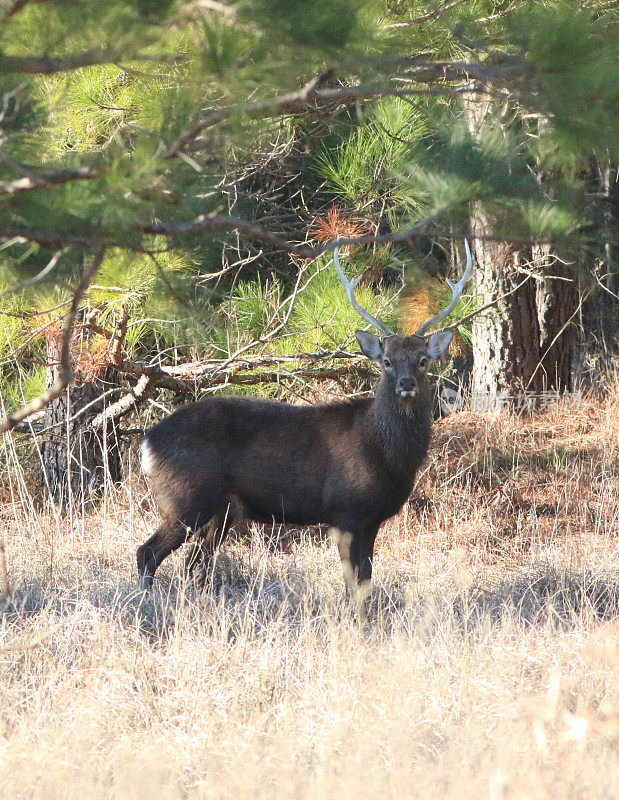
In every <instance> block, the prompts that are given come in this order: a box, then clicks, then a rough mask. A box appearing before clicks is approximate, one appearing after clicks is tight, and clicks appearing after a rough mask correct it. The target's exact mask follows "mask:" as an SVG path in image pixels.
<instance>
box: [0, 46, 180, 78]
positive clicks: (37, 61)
mask: <svg viewBox="0 0 619 800" xmlns="http://www.w3.org/2000/svg"><path fill="white" fill-rule="evenodd" d="M184 60H185V57H184V56H165V55H160V56H147V55H142V54H140V53H128V52H126V51H122V50H119V49H117V48H115V47H108V48H106V49H105V50H84V51H83V52H81V53H69V54H68V55H66V56H57V57H54V56H7V55H5V54H4V53H3V52H2V51H1V50H0V72H4V73H9V74H14V73H22V74H24V75H56V74H57V73H59V72H69V71H71V70H75V69H81V68H82V67H93V66H97V65H101V64H117V63H119V62H121V61H148V62H155V63H174V64H176V63H179V62H181V61H184Z"/></svg>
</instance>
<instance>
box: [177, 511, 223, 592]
mask: <svg viewBox="0 0 619 800" xmlns="http://www.w3.org/2000/svg"><path fill="white" fill-rule="evenodd" d="M232 522H233V514H232V509H231V506H230V504H229V503H226V504H225V505H224V506H223V507H222V508H221V509H220V510H219V511H218V512H217V513H216V514H215V515H214V516H213V518H212V519H211V520H210V522H208V523H207V524H206V525H204V526H203V527H202V528H200V530H198V531H196V533H195V534H194V535H193V537H192V541H191V542H190V545H189V550H188V551H187V555H186V556H185V575H186V576H187V578H189V579H190V580H191V581H192V582H193V583H194V585H195V586H196V588H198V589H203V588H204V586H205V584H206V581H207V578H208V576H209V573H210V571H211V568H212V564H213V557H214V555H215V553H216V552H217V550H218V549H219V548H220V547H221V545H222V544H223V542H224V539H225V538H226V536H227V535H228V531H229V530H230V526H231V525H232Z"/></svg>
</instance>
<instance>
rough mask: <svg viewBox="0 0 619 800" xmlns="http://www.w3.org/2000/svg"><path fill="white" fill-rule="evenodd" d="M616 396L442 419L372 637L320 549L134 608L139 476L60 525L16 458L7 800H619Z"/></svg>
mask: <svg viewBox="0 0 619 800" xmlns="http://www.w3.org/2000/svg"><path fill="white" fill-rule="evenodd" d="M614 397H616V394H615V395H614V396H613V395H612V394H611V395H609V399H607V400H605V401H603V402H597V401H594V400H587V401H585V402H584V403H582V404H581V405H580V407H579V408H571V409H570V408H568V409H562V410H559V411H554V412H550V413H548V414H545V415H541V416H538V417H535V418H530V419H520V420H519V419H516V418H514V417H509V416H506V415H504V416H500V415H499V416H489V415H473V414H469V413H463V414H458V415H455V416H454V417H452V418H448V419H447V420H444V421H442V422H440V423H439V424H438V425H437V426H436V435H435V443H434V446H433V450H432V457H431V459H430V461H429V462H428V465H427V467H426V468H425V470H424V474H423V475H422V476H421V478H420V481H419V484H418V487H417V490H416V492H415V495H414V498H413V501H412V502H411V504H410V505H409V506H407V508H405V509H404V511H403V512H402V514H401V515H400V516H399V517H398V518H396V519H394V520H392V521H391V522H389V523H388V524H387V525H386V526H385V527H384V530H383V531H382V533H381V535H380V539H379V542H378V548H377V554H376V567H375V575H376V580H375V589H374V595H373V601H372V607H371V611H370V620H369V622H368V624H367V625H366V626H365V627H360V626H359V625H358V624H357V623H356V622H355V621H354V620H353V619H351V616H350V614H349V613H348V610H347V608H346V606H345V604H344V603H343V589H342V582H341V576H340V567H339V564H338V560H337V556H336V553H335V552H334V549H333V548H332V547H331V546H330V545H329V544H328V543H327V542H326V541H322V542H321V541H317V538H318V539H319V537H315V536H314V537H312V536H310V535H309V534H308V533H306V532H301V533H299V532H296V533H295V532H287V533H286V534H285V535H279V533H278V532H277V531H275V532H272V533H274V534H277V535H273V536H271V537H268V536H265V535H264V532H261V531H259V530H258V529H255V530H251V531H250V532H249V534H247V533H245V534H243V533H242V532H241V533H240V534H239V535H238V536H237V538H236V539H235V540H233V541H231V542H230V544H229V545H228V546H226V548H225V550H224V551H223V552H222V554H221V555H220V556H219V559H218V561H217V564H216V566H215V570H214V574H213V579H212V583H211V585H210V586H209V588H208V590H207V591H206V592H205V593H204V594H203V595H201V596H198V595H196V594H194V593H193V591H192V589H191V587H188V586H186V585H185V584H184V582H183V580H182V578H181V576H180V569H179V566H180V563H181V560H182V555H179V556H178V557H176V558H171V559H168V562H166V564H165V565H164V566H163V567H162V568H161V570H160V572H159V573H158V575H157V579H156V587H155V590H154V592H153V593H152V594H144V593H142V592H140V591H138V588H137V585H136V575H135V568H134V552H135V548H136V546H137V545H138V544H139V543H141V541H143V540H144V539H145V538H146V537H147V535H148V533H149V531H150V530H151V528H152V526H153V525H154V524H155V515H154V512H153V510H152V509H151V508H150V507H149V505H148V499H147V492H146V487H145V486H144V485H143V483H142V482H141V479H139V477H138V476H137V475H133V476H131V475H130V476H129V477H128V480H127V483H126V485H125V486H124V487H120V488H112V487H108V489H107V492H106V495H105V497H104V498H103V501H102V505H101V508H100V509H99V511H98V512H97V513H91V514H81V513H76V514H72V515H69V516H67V517H65V518H60V517H59V516H57V515H54V514H53V513H51V512H50V511H47V512H45V511H44V510H42V509H41V508H40V507H39V506H38V504H37V502H36V498H35V497H33V495H32V491H31V489H29V487H28V485H27V481H26V479H25V476H24V474H23V471H22V463H21V462H20V461H19V460H18V459H17V457H16V454H15V451H14V449H13V447H14V444H13V443H12V442H13V440H6V441H5V442H4V444H3V447H4V451H3V456H2V457H3V464H4V468H5V477H4V481H3V492H4V495H3V496H4V500H5V502H4V504H3V505H2V506H1V507H0V515H1V519H2V524H3V528H4V534H5V538H6V544H7V555H8V570H9V577H10V581H11V586H12V592H13V594H12V598H11V599H10V600H9V601H7V603H5V607H4V610H3V613H2V616H1V617H0V787H1V792H0V796H1V797H3V798H4V797H7V798H15V799H16V798H46V799H47V798H66V797H69V796H71V797H73V796H75V797H88V798H128V797H131V798H136V799H138V800H139V798H142V797H144V798H146V797H148V798H152V797H157V798H168V797H169V798H177V797H186V798H202V797H204V798H237V797H241V796H242V797H256V798H262V797H264V798H279V797H285V798H305V797H308V798H309V797H311V798H323V797H324V798H326V797H331V796H333V795H334V794H335V793H339V794H340V796H344V797H348V796H350V797H358V798H363V797H368V798H374V797H377V796H383V797H397V798H406V797H414V798H416V797H430V798H432V797H435V798H454V799H455V798H465V799H466V798H485V797H487V798H491V799H492V800H494V798H508V797H518V798H525V797H526V798H605V799H610V798H614V797H617V796H619V760H618V752H617V746H618V745H619V635H618V634H619V616H618V615H619V553H618V550H617V533H618V529H619V504H618V502H617V497H618V496H619V492H618V491H617V490H618V488H619V459H618V455H619V444H618V440H619V437H618V435H617V433H618V430H617V426H618V415H617V410H618V407H617V401H616V400H615V399H614ZM267 533H269V532H267Z"/></svg>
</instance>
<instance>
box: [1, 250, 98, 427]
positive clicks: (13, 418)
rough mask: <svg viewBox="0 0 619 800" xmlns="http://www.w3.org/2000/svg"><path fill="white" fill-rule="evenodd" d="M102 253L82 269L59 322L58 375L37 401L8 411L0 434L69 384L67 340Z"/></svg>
mask: <svg viewBox="0 0 619 800" xmlns="http://www.w3.org/2000/svg"><path fill="white" fill-rule="evenodd" d="M104 255H105V250H104V249H100V250H99V251H98V252H97V254H96V255H95V257H94V258H93V259H92V261H91V262H90V263H86V264H85V265H84V272H83V274H82V280H81V281H80V283H79V285H78V287H77V288H76V289H75V291H74V292H73V297H72V299H71V306H70V308H69V310H68V311H67V313H66V314H65V315H64V318H63V322H62V342H61V346H60V369H59V371H58V378H57V379H56V380H55V381H54V383H53V384H52V386H50V388H49V389H48V390H47V391H46V392H43V394H41V395H39V397H35V399H34V400H31V401H30V403H28V404H27V405H25V406H23V408H20V409H17V410H16V411H12V412H11V413H10V414H8V415H7V416H6V417H5V418H4V419H2V420H0V433H6V432H7V431H10V430H13V428H15V427H17V425H19V423H20V422H23V420H25V419H27V418H28V417H30V416H32V414H36V413H37V412H38V411H41V409H43V408H45V406H47V405H49V404H50V403H51V402H52V401H53V400H55V399H56V398H57V397H60V395H61V394H62V393H63V392H64V390H65V389H66V388H67V386H68V385H69V384H70V383H71V381H72V380H73V375H74V372H73V363H72V360H71V336H72V334H73V325H74V324H75V317H76V316H77V312H78V310H79V307H80V303H81V301H82V298H83V297H84V294H85V293H86V290H87V289H88V286H89V285H90V283H91V281H92V279H93V278H94V276H95V275H96V274H97V272H98V271H99V268H100V267H101V263H102V262H103V256H104Z"/></svg>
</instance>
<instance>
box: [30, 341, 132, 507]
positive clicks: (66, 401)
mask: <svg viewBox="0 0 619 800" xmlns="http://www.w3.org/2000/svg"><path fill="white" fill-rule="evenodd" d="M47 363H48V364H49V366H48V369H47V384H48V386H51V385H52V384H53V382H54V380H55V379H56V378H57V371H58V342H57V341H56V340H55V339H53V338H50V339H49V340H48V342H47ZM114 383H117V376H116V374H115V371H114V370H113V369H112V368H111V367H106V368H105V369H104V370H103V371H102V372H101V373H100V374H98V375H97V376H96V377H95V378H89V379H88V380H86V379H79V378H78V379H77V380H76V381H75V383H74V384H73V385H71V386H70V387H69V388H68V389H67V391H66V392H65V393H64V394H62V395H61V396H60V397H58V398H57V399H56V400H54V401H52V402H51V403H50V404H49V406H48V407H47V408H46V410H45V416H44V418H43V423H44V424H43V434H42V437H43V441H42V445H41V456H42V462H43V480H44V485H45V487H46V489H47V491H48V493H49V496H50V498H51V499H52V501H53V502H54V503H55V504H56V505H57V506H59V507H60V508H61V509H63V510H66V509H67V507H68V506H69V505H81V504H82V503H84V502H91V501H93V500H94V499H95V498H96V496H97V494H98V492H99V491H100V490H101V488H102V486H103V485H104V482H105V480H106V479H109V480H112V481H118V480H120V478H121V477H122V470H121V459H120V450H119V443H118V438H117V435H116V429H115V424H114V421H113V420H112V421H109V422H108V423H107V424H106V426H105V427H104V428H103V429H102V430H99V431H93V430H92V429H91V428H90V427H89V423H90V421H91V420H92V419H93V418H94V417H96V416H97V414H98V413H99V412H101V411H102V410H103V408H104V405H105V402H106V398H104V397H102V395H103V394H104V392H105V391H106V390H108V389H110V388H111V387H112V386H113V385H114ZM89 404H90V405H89ZM87 405H88V408H87V409H86V410H85V411H84V413H81V414H79V416H77V418H75V419H74V417H75V416H76V414H78V413H79V412H80V411H81V409H84V408H85V407H86V406H87Z"/></svg>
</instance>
